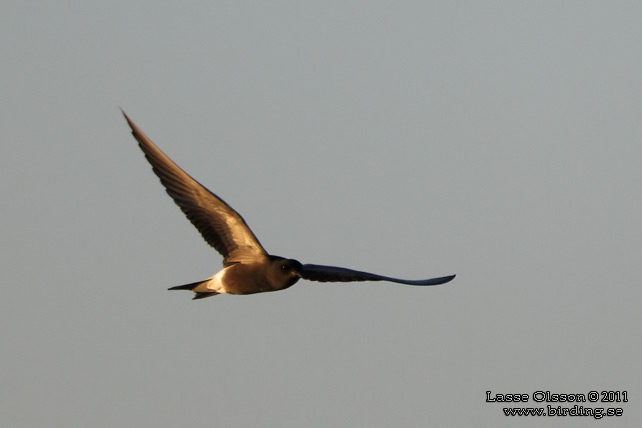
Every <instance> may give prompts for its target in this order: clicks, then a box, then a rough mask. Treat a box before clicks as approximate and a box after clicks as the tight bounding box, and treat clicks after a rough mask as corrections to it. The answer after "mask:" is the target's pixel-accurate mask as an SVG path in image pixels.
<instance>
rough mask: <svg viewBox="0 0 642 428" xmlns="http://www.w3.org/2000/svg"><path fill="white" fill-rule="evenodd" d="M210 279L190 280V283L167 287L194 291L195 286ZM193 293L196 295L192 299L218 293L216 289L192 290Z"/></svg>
mask: <svg viewBox="0 0 642 428" xmlns="http://www.w3.org/2000/svg"><path fill="white" fill-rule="evenodd" d="M210 279H211V278H208V279H205V280H203V281H197V282H192V283H190V284H184V285H177V286H176V287H170V288H168V290H190V291H194V289H195V288H197V287H198V286H199V285H201V284H204V283H206V282H209V281H210ZM194 293H196V295H195V296H194V299H193V300H196V299H204V298H206V297H210V296H216V295H217V294H219V293H217V292H216V291H207V292H200V291H194Z"/></svg>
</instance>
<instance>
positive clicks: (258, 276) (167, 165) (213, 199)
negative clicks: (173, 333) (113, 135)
mask: <svg viewBox="0 0 642 428" xmlns="http://www.w3.org/2000/svg"><path fill="white" fill-rule="evenodd" d="M123 115H124V116H125V119H126V120H127V123H128V124H129V127H130V128H131V130H132V135H133V136H134V138H135V139H136V140H137V141H138V145H139V146H140V148H141V150H142V151H143V153H145V157H146V158H147V160H148V161H149V163H150V164H151V165H152V169H153V171H154V173H155V174H156V175H157V176H158V178H160V181H161V183H162V184H163V186H165V190H166V191H167V193H168V194H169V196H171V197H172V199H173V200H174V202H176V205H178V206H179V208H180V209H181V210H182V211H183V213H185V215H186V216H187V218H188V219H189V221H190V222H192V224H193V225H194V226H195V227H196V229H198V231H199V232H200V233H201V235H202V236H203V238H204V239H205V241H207V243H208V244H210V245H211V246H212V247H214V248H215V249H216V250H217V251H218V252H219V253H221V255H222V256H223V269H222V270H221V271H219V272H218V273H216V274H215V275H213V276H211V277H210V278H207V279H205V280H203V281H198V282H193V283H190V284H185V285H179V286H176V287H171V288H170V290H190V291H193V292H194V293H196V294H195V296H194V299H202V298H204V297H210V296H215V295H217V294H254V293H265V292H268V291H278V290H284V289H286V288H288V287H291V286H292V285H294V284H295V283H296V282H297V281H298V280H299V279H301V278H303V279H307V280H310V281H318V282H353V281H390V282H396V283H400V284H408V285H439V284H445V283H446V282H448V281H451V280H452V279H453V278H454V277H455V275H449V276H442V277H439V278H431V279H421V280H414V281H413V280H406V279H399V278H392V277H388V276H383V275H376V274H374V273H368V272H361V271H357V270H352V269H346V268H341V267H335V266H322V265H313V264H301V263H300V262H298V261H297V260H293V259H286V258H283V257H279V256H273V255H270V254H268V253H267V252H266V251H265V249H264V248H263V246H262V245H261V244H260V243H259V240H258V239H257V237H256V236H255V235H254V233H252V230H251V229H250V228H249V227H248V225H247V223H245V220H243V217H241V215H240V214H239V213H237V212H236V211H234V209H233V208H232V207H230V206H229V205H228V204H226V203H225V201H223V200H222V199H221V198H219V197H218V196H216V195H215V194H214V193H212V192H210V191H209V190H207V189H206V188H205V187H204V186H202V185H201V184H200V183H199V182H198V181H196V180H194V179H193V178H192V177H190V176H189V175H188V174H187V173H186V172H185V171H183V170H182V169H181V168H180V167H179V166H178V165H176V164H175V163H174V162H173V161H172V160H171V159H170V158H169V157H167V156H166V155H165V154H164V153H163V152H162V151H161V150H160V149H159V148H158V147H156V145H155V144H154V143H153V142H152V141H151V140H150V139H149V138H148V137H147V136H146V135H145V134H144V133H143V132H142V131H141V130H140V129H139V128H138V127H137V126H136V125H135V124H134V122H132V120H131V119H130V118H129V116H127V114H125V112H124V111H123Z"/></svg>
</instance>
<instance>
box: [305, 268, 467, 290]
mask: <svg viewBox="0 0 642 428" xmlns="http://www.w3.org/2000/svg"><path fill="white" fill-rule="evenodd" d="M454 277H455V275H449V276H442V277H439V278H430V279H419V280H407V279H399V278H391V277H388V276H382V275H377V274H374V273H369V272H361V271H358V270H352V269H346V268H342V267H336V266H322V265H311V264H305V265H303V266H302V268H301V278H303V279H307V280H310V281H318V282H353V281H390V282H397V283H399V284H408V285H439V284H445V283H447V282H448V281H451V280H452V279H453V278H454Z"/></svg>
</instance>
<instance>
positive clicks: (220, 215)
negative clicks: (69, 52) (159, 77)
mask: <svg viewBox="0 0 642 428" xmlns="http://www.w3.org/2000/svg"><path fill="white" fill-rule="evenodd" d="M123 115H124V116H125V119H126V120H127V123H128V124H129V127H130V128H131V129H132V135H133V136H134V138H136V140H137V141H138V145H139V146H140V148H141V149H142V150H143V153H145V157H146V158H147V160H148V161H149V163H150V164H152V169H153V170H154V173H155V174H156V175H157V176H158V178H160V181H161V183H162V184H163V186H165V189H166V190H167V193H168V194H169V196H171V197H172V199H174V202H176V204H177V205H178V206H179V207H180V209H181V210H182V211H183V212H184V213H185V215H186V216H187V218H188V219H189V221H191V222H192V224H193V225H194V226H195V227H196V228H197V229H198V231H199V232H200V233H201V235H202V236H203V238H204V239H205V241H207V243H208V244H210V245H211V246H212V247H214V248H216V250H217V251H218V252H219V253H221V255H222V256H223V262H224V263H225V264H229V263H234V262H237V261H243V260H248V259H256V258H262V257H266V256H267V253H266V251H265V249H263V247H262V246H261V243H260V242H259V240H258V239H257V238H256V236H255V235H254V233H252V230H250V228H249V227H248V226H247V224H246V223H245V220H243V217H241V215H240V214H239V213H237V212H236V211H234V209H232V207H230V206H229V205H228V204H226V203H225V201H223V200H222V199H221V198H219V197H218V196H216V195H215V194H214V193H212V192H210V191H209V190H207V189H206V188H205V187H204V186H202V185H201V184H200V183H199V182H198V181H196V180H194V179H193V178H192V177H190V176H189V175H188V174H187V173H186V172H185V171H183V170H182V169H181V168H179V166H178V165H176V164H175V163H174V162H173V161H172V160H171V159H170V158H169V157H167V156H166V155H165V154H164V153H163V152H162V151H161V150H160V149H159V148H158V147H156V145H155V144H154V143H153V142H152V140H150V139H149V138H147V136H146V135H145V134H144V133H143V132H142V131H141V130H140V129H139V128H138V127H137V126H136V125H135V124H134V122H132V120H131V119H130V118H129V116H127V114H125V112H123Z"/></svg>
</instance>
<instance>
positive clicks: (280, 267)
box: [268, 256, 301, 290]
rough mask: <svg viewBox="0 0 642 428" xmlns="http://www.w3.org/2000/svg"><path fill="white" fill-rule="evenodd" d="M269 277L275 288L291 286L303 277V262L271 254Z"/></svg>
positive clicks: (281, 288) (280, 288)
mask: <svg viewBox="0 0 642 428" xmlns="http://www.w3.org/2000/svg"><path fill="white" fill-rule="evenodd" d="M270 259H271V261H272V263H271V267H270V269H269V274H268V278H269V281H270V285H272V286H273V287H274V289H275V290H283V289H284V288H288V287H291V286H292V285H294V284H295V283H296V282H297V281H298V280H299V279H300V278H301V263H299V262H298V261H297V260H294V259H286V258H283V257H278V256H270Z"/></svg>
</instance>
